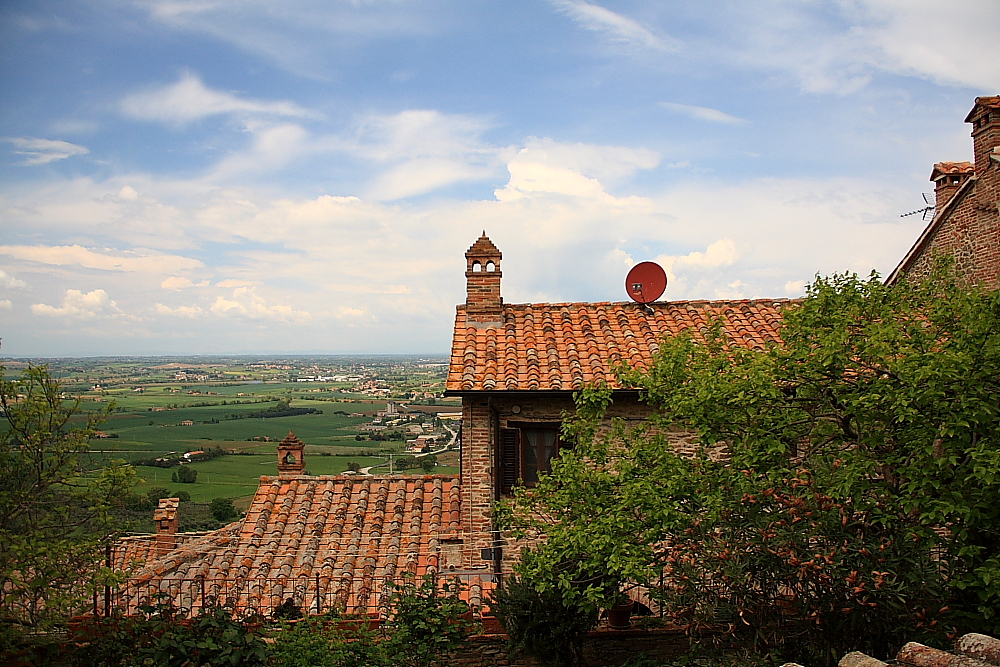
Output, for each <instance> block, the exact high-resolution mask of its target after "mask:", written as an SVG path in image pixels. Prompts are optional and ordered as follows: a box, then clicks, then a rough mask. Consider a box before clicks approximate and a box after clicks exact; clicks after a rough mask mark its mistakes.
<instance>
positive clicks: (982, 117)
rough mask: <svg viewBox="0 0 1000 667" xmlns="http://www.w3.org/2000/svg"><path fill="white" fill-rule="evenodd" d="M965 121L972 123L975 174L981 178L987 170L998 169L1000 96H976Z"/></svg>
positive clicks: (999, 166)
mask: <svg viewBox="0 0 1000 667" xmlns="http://www.w3.org/2000/svg"><path fill="white" fill-rule="evenodd" d="M965 122H966V123H972V150H973V152H974V153H975V156H976V176H977V177H979V178H980V179H982V178H983V177H984V175H985V174H986V172H987V171H988V170H990V169H993V170H996V169H1000V164H998V163H1000V96H994V97H977V98H976V104H975V106H973V107H972V111H970V112H969V115H968V116H966V117H965ZM994 173H995V171H994ZM993 180H996V179H995V178H994V179H993ZM976 189H977V190H978V189H979V186H978V185H977V186H976Z"/></svg>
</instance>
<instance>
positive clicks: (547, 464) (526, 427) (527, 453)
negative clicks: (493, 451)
mask: <svg viewBox="0 0 1000 667" xmlns="http://www.w3.org/2000/svg"><path fill="white" fill-rule="evenodd" d="M508 426H509V427H510V428H504V429H500V447H499V450H500V451H499V456H498V457H497V458H498V459H499V463H500V470H499V474H498V476H497V477H498V481H499V487H500V493H501V494H502V495H509V494H511V493H513V492H514V487H515V486H517V485H518V484H523V485H524V486H527V487H532V486H535V485H536V484H537V483H538V477H539V475H541V474H543V473H547V472H549V471H550V470H552V458H553V457H554V456H555V455H556V453H557V452H558V451H559V449H560V448H561V447H564V446H566V443H564V442H563V441H562V439H561V438H560V435H559V431H560V427H561V425H560V424H559V423H537V424H536V423H530V422H528V423H516V424H515V423H509V424H508Z"/></svg>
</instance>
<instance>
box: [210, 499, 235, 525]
mask: <svg viewBox="0 0 1000 667" xmlns="http://www.w3.org/2000/svg"><path fill="white" fill-rule="evenodd" d="M209 511H210V512H212V516H213V517H215V520H216V521H218V522H220V523H225V522H227V521H232V520H233V519H235V518H236V517H238V516H239V515H240V513H239V512H237V511H236V507H235V506H233V499H232V498H213V499H212V502H211V503H210V504H209Z"/></svg>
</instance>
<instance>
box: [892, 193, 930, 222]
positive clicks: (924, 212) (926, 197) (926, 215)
mask: <svg viewBox="0 0 1000 667" xmlns="http://www.w3.org/2000/svg"><path fill="white" fill-rule="evenodd" d="M920 194H922V195H923V197H924V203H925V204H927V206H925V207H923V208H918V209H917V210H916V211H910V212H909V213H904V214H903V215H901V216H899V217H901V218H905V217H907V216H909V215H916V214H917V213H920V214H921V215H920V219H921V220H927V219H928V218H933V217H934V209H935V204H934V201H935V199H934V195H933V194H932V193H930V192H921V193H920Z"/></svg>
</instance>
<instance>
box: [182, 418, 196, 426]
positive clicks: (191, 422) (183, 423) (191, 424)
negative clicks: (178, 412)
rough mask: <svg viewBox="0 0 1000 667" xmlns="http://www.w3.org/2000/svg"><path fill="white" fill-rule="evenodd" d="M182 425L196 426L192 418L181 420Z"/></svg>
mask: <svg viewBox="0 0 1000 667" xmlns="http://www.w3.org/2000/svg"><path fill="white" fill-rule="evenodd" d="M181 426H194V422H193V421H191V420H190V419H185V420H184V421H182V422H181Z"/></svg>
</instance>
